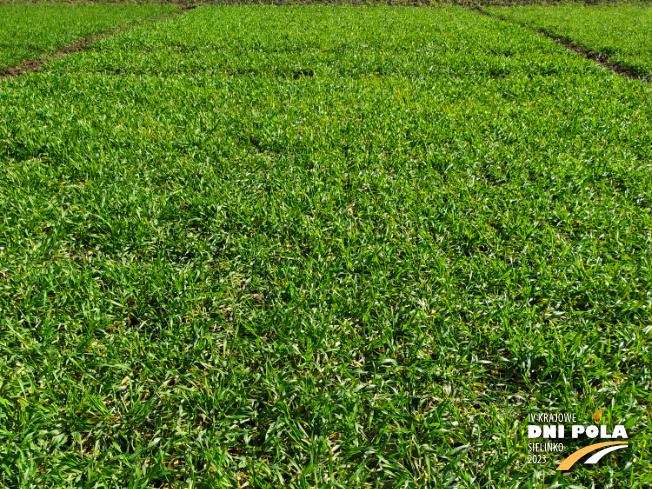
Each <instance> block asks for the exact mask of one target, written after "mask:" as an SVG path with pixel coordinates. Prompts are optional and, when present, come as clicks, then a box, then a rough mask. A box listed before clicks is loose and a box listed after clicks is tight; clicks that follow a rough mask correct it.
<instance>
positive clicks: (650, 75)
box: [486, 3, 652, 81]
mask: <svg viewBox="0 0 652 489" xmlns="http://www.w3.org/2000/svg"><path fill="white" fill-rule="evenodd" d="M486 10H487V12H489V13H491V14H492V15H496V16H498V17H500V18H502V19H506V20H510V21H514V22H518V23H520V24H523V25H526V26H529V27H532V28H535V29H538V30H540V31H543V32H545V33H547V34H549V35H551V36H554V37H555V38H557V39H561V40H563V41H565V42H570V43H573V44H575V45H577V46H579V47H581V48H584V49H586V50H587V51H589V52H590V53H595V54H596V55H601V56H602V57H603V58H604V59H605V60H608V61H610V62H612V63H615V64H617V65H618V66H620V67H623V68H625V69H628V70H629V71H630V72H631V73H632V74H635V75H637V76H640V77H642V78H644V79H646V80H648V81H652V8H651V7H650V5H649V4H645V3H641V4H638V5H636V4H634V5H624V6H623V5H602V6H596V5H592V6H587V5H584V4H566V5H554V6H550V5H548V6H525V7H490V8H487V9H486Z"/></svg>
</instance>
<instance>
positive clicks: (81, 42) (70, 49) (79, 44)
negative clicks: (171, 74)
mask: <svg viewBox="0 0 652 489" xmlns="http://www.w3.org/2000/svg"><path fill="white" fill-rule="evenodd" d="M194 8H195V7H194V6H188V7H182V8H180V9H179V10H177V11H175V12H170V13H167V14H165V15H161V16H160V17H156V18H153V19H148V20H145V21H143V22H137V23H135V24H129V25H123V26H120V27H116V28H114V29H111V30H109V31H106V32H102V33H100V34H93V35H92V36H87V37H83V38H81V39H78V40H77V41H75V42H73V43H72V44H69V45H68V46H64V47H62V48H61V49H59V50H58V51H57V52H56V53H54V54H52V55H50V56H48V57H46V58H35V59H26V60H25V61H23V62H22V63H21V64H20V65H18V66H10V67H8V68H4V69H2V70H0V80H1V79H3V78H13V77H16V76H19V75H22V74H24V73H33V72H35V71H38V70H39V69H40V68H41V67H42V66H43V65H44V64H45V63H49V62H51V61H54V60H56V59H59V58H61V57H62V56H65V55H66V54H70V53H77V52H79V51H82V50H83V49H86V47H87V46H88V45H89V44H91V43H92V42H95V41H97V40H98V39H104V38H105V37H109V36H111V35H113V34H116V33H118V32H122V31H124V30H126V29H131V28H133V27H138V26H139V25H143V24H145V23H150V22H158V21H160V20H164V19H168V18H170V17H173V16H175V15H181V14H184V13H186V12H187V11H188V10H192V9H194Z"/></svg>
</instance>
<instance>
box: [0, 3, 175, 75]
mask: <svg viewBox="0 0 652 489" xmlns="http://www.w3.org/2000/svg"><path fill="white" fill-rule="evenodd" d="M176 9H177V7H175V6H173V5H136V4H128V5H107V4H77V5H65V4H54V3H40V4H19V3H11V4H0V70H2V68H6V67H8V66H15V65H18V64H20V62H21V61H23V60H25V59H30V58H39V57H42V56H47V55H50V54H52V53H54V52H55V51H56V50H57V49H59V48H61V47H63V46H65V45H67V44H69V43H71V42H72V41H75V40H77V39H79V38H80V37H85V36H91V35H93V34H99V33H101V32H104V31H107V30H109V29H112V28H114V27H118V26H121V25H125V24H130V23H133V22H139V21H142V20H145V19H148V18H151V17H155V16H158V15H162V14H165V13H166V12H172V11H174V10H176Z"/></svg>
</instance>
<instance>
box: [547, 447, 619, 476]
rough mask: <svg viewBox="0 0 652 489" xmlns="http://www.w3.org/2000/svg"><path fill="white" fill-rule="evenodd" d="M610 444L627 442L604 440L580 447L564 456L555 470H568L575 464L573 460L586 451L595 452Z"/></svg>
mask: <svg viewBox="0 0 652 489" xmlns="http://www.w3.org/2000/svg"><path fill="white" fill-rule="evenodd" d="M611 445H627V442H626V441H607V442H604V443H596V444H595V445H589V446H588V447H584V448H581V449H579V450H578V451H576V452H573V453H571V454H570V455H569V456H568V457H566V458H565V459H564V460H563V461H562V463H561V464H559V467H557V470H568V469H570V468H571V467H572V466H573V465H575V462H577V461H578V460H579V459H581V458H582V457H583V456H584V455H586V454H587V453H591V452H595V451H596V450H597V449H598V448H603V447H608V446H611Z"/></svg>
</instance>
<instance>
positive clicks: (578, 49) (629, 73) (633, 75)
mask: <svg viewBox="0 0 652 489" xmlns="http://www.w3.org/2000/svg"><path fill="white" fill-rule="evenodd" d="M473 10H474V11H475V12H477V13H479V14H481V15H486V16H487V17H492V18H494V19H498V20H500V21H502V22H510V23H515V24H517V25H520V26H521V27H523V28H525V29H529V30H531V31H532V32H534V33H536V34H538V35H540V36H546V37H547V38H549V39H552V40H553V41H555V42H556V43H557V44H559V45H560V46H564V47H565V48H566V49H570V50H571V51H573V52H574V53H577V54H579V55H580V56H583V57H585V58H586V59H590V60H591V61H593V62H595V63H598V64H599V65H601V66H604V67H605V68H607V69H608V70H611V71H613V72H614V73H616V74H618V75H622V76H626V77H627V78H630V79H632V80H643V81H646V82H649V81H650V78H649V76H648V75H647V74H646V73H642V72H640V71H638V70H636V69H634V68H631V67H629V66H623V65H621V64H618V63H614V62H613V61H610V60H609V57H608V56H607V55H606V54H603V53H596V52H595V51H591V50H589V49H586V48H585V47H582V46H580V45H578V44H575V43H574V42H573V41H571V40H569V39H565V38H562V37H558V36H555V35H554V34H551V33H550V32H547V31H545V30H541V29H533V28H532V27H530V26H528V25H526V24H522V23H520V22H513V21H510V20H506V19H503V18H500V17H498V16H496V15H493V14H491V13H489V12H487V11H485V10H483V9H482V8H481V7H476V8H474V9H473Z"/></svg>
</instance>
